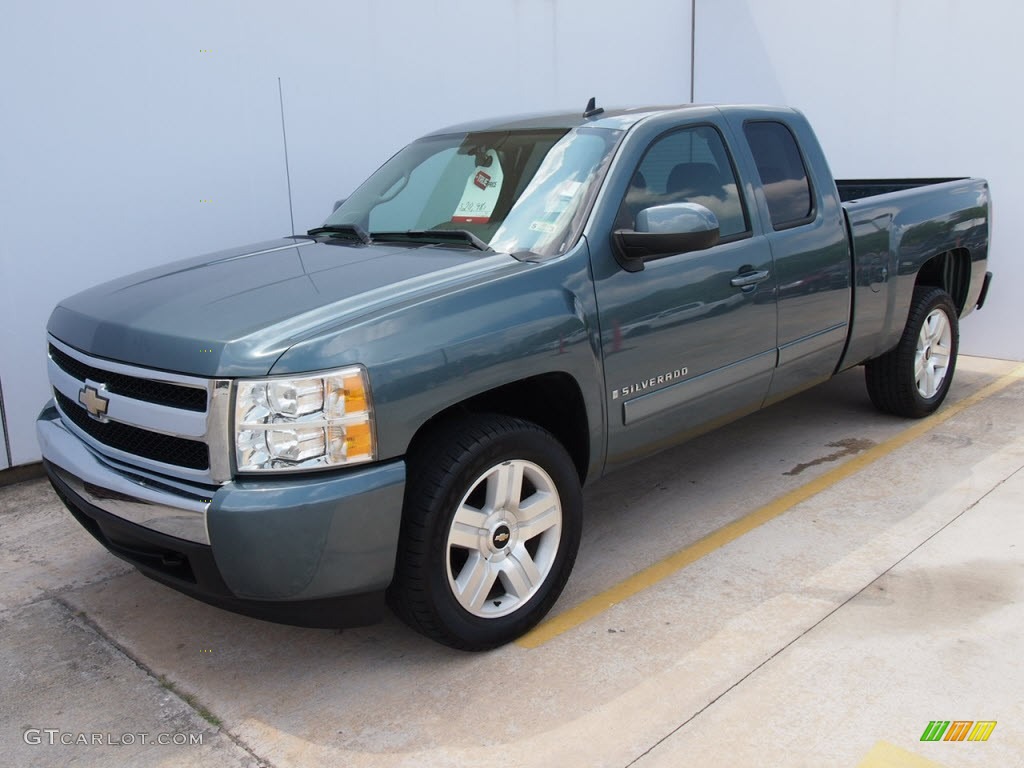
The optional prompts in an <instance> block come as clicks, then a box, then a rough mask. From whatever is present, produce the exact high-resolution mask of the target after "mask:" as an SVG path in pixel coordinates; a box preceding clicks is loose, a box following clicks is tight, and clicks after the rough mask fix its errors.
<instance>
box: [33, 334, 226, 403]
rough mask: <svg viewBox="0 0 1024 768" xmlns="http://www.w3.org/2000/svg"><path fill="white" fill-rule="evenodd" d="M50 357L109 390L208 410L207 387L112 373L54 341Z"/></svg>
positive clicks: (152, 400) (81, 376)
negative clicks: (74, 354)
mask: <svg viewBox="0 0 1024 768" xmlns="http://www.w3.org/2000/svg"><path fill="white" fill-rule="evenodd" d="M49 352H50V359H51V360H53V362H55V363H56V364H57V365H58V366H59V367H60V368H61V369H62V370H63V371H64V372H66V373H69V374H71V375H72V376H74V377H75V378H76V379H78V380H79V381H85V380H86V379H92V380H93V381H102V382H103V383H104V384H106V385H107V390H108V391H109V392H116V393H118V394H119V395H125V396H127V397H133V398H135V399H136V400H145V401H146V402H147V403H156V404H157V405H169V406H171V407H172V408H183V409H185V410H187V411H205V410H206V394H207V393H206V387H203V388H202V389H200V388H198V387H184V386H181V385H179V384H167V383H164V382H162V381H152V380H151V379H140V378H136V377H135V376H126V375H124V374H122V373H112V372H111V371H105V370H102V369H100V368H94V367H93V366H91V365H88V364H86V363H83V362H81V361H80V360H76V359H75V358H73V357H71V355H68V354H65V353H64V352H61V351H60V350H59V349H58V348H57V347H55V346H54V345H53V344H50V349H49Z"/></svg>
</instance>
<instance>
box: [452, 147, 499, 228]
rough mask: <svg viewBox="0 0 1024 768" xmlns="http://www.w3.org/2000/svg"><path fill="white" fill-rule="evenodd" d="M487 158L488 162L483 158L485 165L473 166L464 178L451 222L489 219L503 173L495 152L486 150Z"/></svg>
mask: <svg viewBox="0 0 1024 768" xmlns="http://www.w3.org/2000/svg"><path fill="white" fill-rule="evenodd" d="M487 158H488V160H489V161H490V162H488V161H487V160H485V161H484V162H485V165H483V166H477V167H476V168H474V169H473V173H471V174H470V176H469V178H468V179H467V180H466V188H465V189H464V190H463V192H462V199H461V200H459V204H458V205H457V206H456V207H455V213H453V214H452V223H453V224H486V223H487V222H488V221H490V220H491V214H492V213H494V206H496V205H497V204H498V195H499V194H500V193H501V183H502V181H503V180H504V178H505V175H504V174H503V173H502V171H501V163H500V162H499V160H498V153H497V152H495V151H494V150H493V149H489V150H487Z"/></svg>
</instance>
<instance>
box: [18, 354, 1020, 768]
mask: <svg viewBox="0 0 1024 768" xmlns="http://www.w3.org/2000/svg"><path fill="white" fill-rule="evenodd" d="M1022 405H1024V368H1022V367H1018V366H1017V365H1016V364H1013V363H1005V362H999V361H992V360H982V359H976V358H975V359H971V358H962V359H961V361H960V369H959V370H958V371H957V377H956V381H955V383H954V388H953V391H952V393H951V396H950V399H949V401H948V402H947V404H946V405H945V406H944V408H943V411H941V412H940V415H939V416H938V417H933V419H930V420H927V421H925V422H908V421H904V420H900V419H895V418H889V417H885V416H881V415H879V414H877V413H876V412H875V411H874V410H873V409H872V408H871V406H870V404H869V403H868V400H867V397H866V395H865V393H864V389H863V383H862V377H861V374H860V372H859V371H854V372H850V373H848V374H844V375H842V376H840V377H838V378H837V379H835V380H833V381H831V382H829V383H828V384H825V385H823V386H821V387H819V388H817V389H815V390H813V391H810V392H807V393H805V394H803V395H801V396H799V397H797V398H795V399H793V400H790V401H788V402H785V403H782V404H780V405H777V406H775V407H773V408H770V409H768V410H766V411H763V412H761V413H759V414H756V415H754V416H752V417H749V418H747V419H746V420H743V421H740V422H737V423H735V424H733V425H731V426H728V427H726V428H723V429H721V430H718V431H717V432H715V433H712V434H709V435H707V436H705V437H703V438H700V439H698V440H696V441H694V442H691V443H689V444H687V445H685V446H682V447H680V448H677V449H674V450H672V451H669V452H667V453H665V454H662V455H660V456H659V457H657V458H655V459H653V460H650V461H648V462H645V463H643V464H640V465H636V466H634V467H633V468H631V469H628V470H626V471H624V472H622V473H620V474H618V475H615V476H612V477H609V478H607V479H605V480H603V481H601V482H600V483H598V484H596V485H595V486H593V487H591V488H590V489H588V491H587V494H586V507H585V508H586V514H587V518H586V520H587V522H586V526H587V527H586V530H585V533H584V538H583V544H582V547H581V551H580V557H579V561H578V563H577V566H576V570H575V572H574V574H573V576H572V578H571V579H570V583H569V585H568V587H567V588H566V591H565V593H564V594H563V596H562V598H561V599H560V600H559V602H558V604H557V605H556V606H555V609H554V611H553V613H552V617H551V619H550V620H549V621H548V622H547V623H546V624H544V625H542V626H541V627H540V628H539V630H538V631H537V632H535V633H534V634H533V635H531V636H529V637H527V638H526V639H525V640H524V641H523V642H521V643H519V644H514V645H510V646H507V647H505V648H501V649H499V650H496V651H493V652H490V653H486V654H465V653H460V652H456V651H452V650H449V649H446V648H442V647H440V646H437V645H434V644H432V643H430V642H428V641H426V640H424V639H422V638H420V637H419V636H418V635H415V634H414V633H412V632H411V631H409V630H407V629H405V628H404V627H403V626H402V625H400V624H399V623H398V622H397V621H396V620H395V619H393V618H389V619H388V620H387V621H385V622H384V623H383V624H381V625H378V626H376V627H369V628H365V629H356V630H346V631H344V632H337V631H328V630H308V629H297V628H293V627H284V626H279V625H273V624H268V623H264V622H260V621H256V620H251V619H246V618H243V617H239V616H235V615H233V614H230V613H226V612H223V611H220V610H217V609H214V608H211V607H209V606H206V605H203V604H201V603H197V602H195V601H192V600H190V599H188V598H185V597H183V596H181V595H179V594H177V593H175V592H173V591H171V590H168V589H166V588H164V587H161V586H159V585H157V584H155V583H153V582H150V581H148V580H147V579H145V578H143V577H141V576H139V575H138V574H137V573H135V572H134V571H133V570H132V569H131V568H129V567H127V566H126V565H124V564H123V563H121V561H119V560H117V559H115V558H114V557H112V556H110V555H109V554H107V553H106V552H105V551H104V550H103V549H102V548H101V547H99V545H97V544H96V543H95V542H94V541H93V540H92V539H91V538H90V537H89V536H88V535H87V534H86V533H85V532H84V531H82V530H80V529H79V528H78V526H77V524H76V523H74V521H73V520H72V519H71V518H70V516H69V515H68V514H67V513H66V512H64V511H63V509H62V508H61V507H60V505H59V503H58V502H57V500H56V498H55V497H54V496H53V494H52V493H51V492H50V490H49V488H48V486H47V485H46V484H45V483H44V482H42V481H33V482H27V483H21V484H19V485H15V486H11V487H8V488H5V489H0V620H2V624H0V675H2V677H0V679H2V680H3V695H2V698H0V748H2V751H3V753H4V755H5V756H4V759H3V762H4V763H5V764H7V765H17V766H28V765H66V764H71V763H73V764H74V765H83V766H107V765H111V764H131V765H138V766H171V765H174V766H177V765H186V766H247V765H273V766H303V767H305V766H340V765H344V766H382V767H383V766H416V768H422V767H424V766H456V765H458V766H461V765H466V766H476V765H480V766H485V765H487V766H489V765H502V766H544V767H545V768H547V767H548V766H552V765H571V766H623V767H624V766H629V765H636V766H641V767H642V768H652V767H654V766H683V765H686V766H758V767H759V768H760V767H761V766H815V767H818V766H850V767H855V766H861V767H862V768H881V767H883V766H885V767H887V768H911V767H915V768H923V767H925V766H933V767H934V766H947V767H952V766H986V767H988V766H1024V695H1022V692H1024V662H1022V660H1021V658H1022V654H1021V649H1022V648H1024V641H1022V637H1024V606H1022V598H1024V535H1022V534H1024V521H1022V517H1021V509H1022V506H1024V504H1022V502H1021V499H1022V497H1024V471H1022V470H1024V429H1022V427H1024V408H1022ZM716 531H717V532H718V533H716ZM652 566H653V567H652ZM932 720H944V721H945V720H949V721H956V720H972V721H981V720H986V721H996V722H997V723H998V725H997V726H996V727H995V729H994V731H993V732H992V734H991V736H990V737H989V739H988V740H987V741H984V742H978V741H975V742H968V741H964V742H954V741H948V742H947V741H937V742H922V741H920V739H921V735H922V733H923V732H924V730H925V728H926V727H927V726H928V724H929V722H930V721H932ZM26 729H51V730H52V729H56V730H57V733H56V734H55V735H54V740H55V741H56V742H57V743H55V744H53V745H50V744H48V743H47V739H48V738H49V736H48V734H46V733H41V734H40V736H39V740H40V741H42V743H41V744H30V743H26V738H25V736H24V734H25V732H26ZM93 733H99V734H103V736H102V738H103V739H104V740H107V739H108V738H109V739H113V740H115V741H116V740H118V739H120V738H122V735H123V734H141V733H146V734H147V735H148V736H147V739H148V740H151V739H153V738H156V734H159V733H185V734H193V735H197V734H201V735H202V741H203V743H202V745H201V746H198V745H191V746H188V745H185V746H174V745H171V746H159V745H152V744H146V745H142V744H140V743H139V742H140V741H141V737H140V736H135V737H134V741H135V743H134V744H130V745H110V744H89V745H82V744H77V745H76V744H70V745H63V744H61V743H60V738H61V735H62V734H70V736H64V738H65V740H72V741H73V740H76V739H77V738H78V734H85V735H86V739H87V740H88V739H90V738H92V737H91V734H93ZM29 734H30V738H29V741H31V740H33V739H32V738H31V736H32V735H34V734H35V731H29ZM107 734H110V736H109V737H108V736H107ZM125 740H126V741H127V740H128V739H125Z"/></svg>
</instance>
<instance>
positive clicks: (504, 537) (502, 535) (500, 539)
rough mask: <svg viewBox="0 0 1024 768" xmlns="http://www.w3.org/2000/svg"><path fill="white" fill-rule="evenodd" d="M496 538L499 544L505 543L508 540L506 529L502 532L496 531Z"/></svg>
mask: <svg viewBox="0 0 1024 768" xmlns="http://www.w3.org/2000/svg"><path fill="white" fill-rule="evenodd" d="M494 540H495V541H496V542H497V543H498V544H504V543H505V542H506V541H508V534H507V533H505V532H504V531H502V532H501V533H496V534H494Z"/></svg>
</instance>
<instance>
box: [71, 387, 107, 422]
mask: <svg viewBox="0 0 1024 768" xmlns="http://www.w3.org/2000/svg"><path fill="white" fill-rule="evenodd" d="M78 402H80V403H81V404H82V405H84V406H85V410H87V411H88V412H89V415H90V416H93V417H95V418H97V419H103V418H105V417H106V415H107V406H108V405H110V398H108V397H103V395H101V394H100V390H99V389H97V388H96V387H93V386H90V385H89V384H86V385H85V386H84V387H82V388H81V389H80V390H78Z"/></svg>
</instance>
